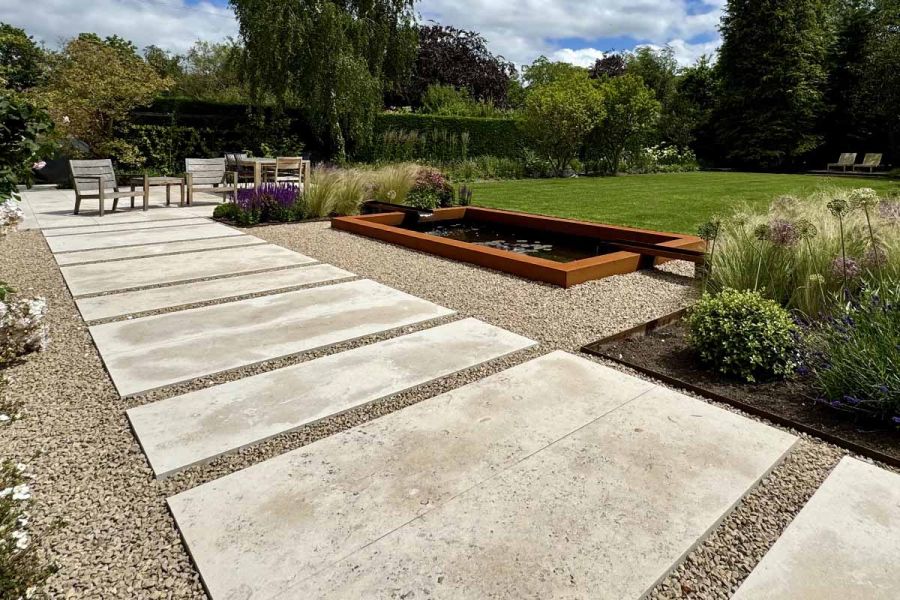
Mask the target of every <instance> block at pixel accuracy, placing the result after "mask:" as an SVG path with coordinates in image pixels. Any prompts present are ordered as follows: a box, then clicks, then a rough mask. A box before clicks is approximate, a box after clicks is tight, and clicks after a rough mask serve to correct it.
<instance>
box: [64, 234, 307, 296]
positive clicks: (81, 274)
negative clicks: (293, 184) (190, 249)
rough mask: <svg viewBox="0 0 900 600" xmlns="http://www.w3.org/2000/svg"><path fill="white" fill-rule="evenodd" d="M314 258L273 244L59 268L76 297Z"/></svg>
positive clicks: (286, 265)
mask: <svg viewBox="0 0 900 600" xmlns="http://www.w3.org/2000/svg"><path fill="white" fill-rule="evenodd" d="M314 262H316V261H315V260H314V259H312V258H310V257H308V256H303V255H302V254H298V253H296V252H293V251H291V250H287V249H286V248H281V247H280V246H275V245H273V244H263V245H257V246H247V247H243V248H223V249H219V250H212V251H208V252H202V253H197V254H193V255H185V256H177V257H174V258H173V257H154V256H151V257H144V258H134V259H129V260H122V261H116V262H107V263H93V264H87V265H72V266H65V267H60V271H62V274H63V278H64V279H65V280H66V283H67V284H68V286H69V291H70V292H72V295H73V296H84V295H87V294H97V293H102V292H114V291H118V290H127V289H130V288H138V287H150V286H154V285H160V284H165V283H179V282H186V281H190V280H193V279H205V278H208V277H221V276H224V275H231V274H240V273H252V272H259V271H263V270H266V269H277V268H280V267H292V266H298V265H306V264H312V263H314Z"/></svg>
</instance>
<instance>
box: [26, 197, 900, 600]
mask: <svg viewBox="0 0 900 600" xmlns="http://www.w3.org/2000/svg"><path fill="white" fill-rule="evenodd" d="M161 198H162V196H161V192H160V196H159V197H155V198H154V202H153V203H152V204H153V207H152V208H151V210H149V211H147V212H142V211H140V210H133V211H132V210H124V211H119V212H117V213H108V214H107V215H106V216H104V217H103V218H99V217H97V216H96V214H95V213H92V212H91V208H92V207H91V206H90V205H88V206H87V207H86V208H85V210H84V214H83V215H79V216H74V215H71V214H67V213H70V212H71V206H70V204H71V198H70V193H69V192H66V191H53V192H51V191H40V192H33V193H28V194H25V200H26V206H27V211H26V212H27V223H26V225H27V226H28V227H33V228H38V229H41V230H42V232H43V234H44V236H45V238H46V241H47V244H48V246H49V248H50V250H51V251H52V252H53V255H54V257H55V258H56V260H57V263H58V265H59V267H60V270H61V272H62V275H63V277H64V279H65V282H66V285H67V286H68V288H69V290H70V292H71V294H72V296H73V297H74V299H75V302H76V303H77V306H78V309H79V310H80V311H81V315H82V317H83V318H84V320H85V321H86V322H87V323H88V325H90V328H89V331H90V335H91V336H92V338H93V341H94V343H95V345H96V348H97V350H98V351H99V354H100V357H101V358H102V360H103V362H104V364H105V367H106V369H107V371H108V373H109V377H110V378H111V380H112V382H113V383H114V384H115V387H116V389H117V391H118V394H119V395H120V396H121V397H122V398H123V400H122V411H123V412H125V411H126V409H127V416H128V419H129V422H130V423H131V426H132V428H133V431H134V433H135V436H136V438H137V440H138V441H139V443H140V445H141V448H142V450H143V452H144V453H145V455H146V458H147V461H148V462H149V464H150V466H151V468H152V470H153V474H154V475H155V476H156V477H158V478H163V477H172V476H173V475H176V474H178V473H179V472H181V471H184V470H186V469H189V468H191V467H194V466H196V465H200V464H204V463H207V462H209V461H212V460H214V459H217V458H220V457H223V456H231V455H235V454H237V453H240V452H242V451H244V450H246V449H252V448H254V447H256V446H258V445H261V444H263V443H264V442H265V441H266V440H268V439H270V438H272V437H273V436H279V435H285V434H287V433H289V432H292V431H295V430H297V429H298V428H301V427H306V426H310V425H311V424H315V423H318V422H320V421H323V420H326V419H334V418H336V417H338V416H339V415H341V414H343V413H345V412H348V411H353V410H357V409H359V408H360V407H363V406H366V405H368V404H370V403H374V402H376V401H379V400H382V399H384V398H387V397H390V396H394V395H397V394H401V393H404V392H406V391H408V390H414V389H419V388H423V387H427V386H428V385H430V384H432V383H433V382H436V381H438V380H442V379H444V378H447V377H450V376H452V375H453V374H455V373H458V372H461V371H465V370H471V369H475V368H476V367H480V366H481V365H490V364H492V363H498V364H499V361H501V359H504V358H505V357H508V356H510V355H515V354H516V353H524V352H530V353H531V354H529V355H528V358H527V359H526V360H524V361H522V362H520V363H519V364H517V365H515V366H512V367H511V368H501V369H498V370H496V372H493V373H492V374H490V375H488V376H485V377H483V378H476V379H475V380H473V381H470V382H468V383H466V384H465V385H460V386H459V387H457V388H455V389H452V390H450V391H446V392H443V393H439V394H435V395H432V396H431V397H428V398H426V399H423V400H422V401H420V402H417V403H414V404H412V405H410V406H406V407H405V408H402V409H400V410H396V411H393V412H386V413H385V414H383V416H381V417H380V418H375V419H373V420H370V421H368V422H364V423H362V424H358V425H355V426H352V427H345V428H343V429H342V430H340V431H337V432H335V433H334V434H333V435H330V436H328V435H326V436H323V437H321V438H320V439H318V441H314V442H313V443H310V444H306V445H302V446H300V447H297V448H295V449H292V450H290V451H286V452H284V453H281V454H278V455H274V456H270V457H269V458H267V459H266V460H261V461H259V462H256V463H255V464H252V465H251V466H247V467H246V468H241V469H236V470H232V471H231V472H228V473H226V474H224V475H223V476H220V477H213V478H211V479H209V480H207V481H205V482H202V483H200V484H199V485H196V486H192V487H189V489H183V490H180V491H179V492H178V493H175V494H173V495H171V496H170V497H168V499H167V502H168V506H169V507H170V509H171V513H172V515H173V517H174V522H175V525H176V526H177V528H178V530H179V532H180V534H181V536H182V538H183V540H184V545H185V547H186V549H187V551H188V552H189V553H190V556H191V558H192V559H193V561H194V564H195V565H196V567H197V569H198V571H199V575H200V577H201V578H202V581H203V584H204V587H205V589H206V591H207V593H208V594H209V596H210V597H212V598H213V599H216V600H220V599H221V600H226V599H227V600H232V599H235V598H254V599H270V598H285V599H286V598H319V597H323V598H325V597H328V598H427V597H437V598H489V597H490V598H523V597H537V598H559V597H572V598H581V597H602V598H606V597H615V598H641V597H644V596H646V595H648V594H650V593H651V592H652V591H653V590H654V588H656V586H657V585H658V584H659V583H660V582H661V581H663V580H664V579H665V578H666V577H667V576H668V575H669V574H670V573H671V572H672V571H673V570H674V569H675V568H676V567H678V565H679V564H680V563H681V562H682V561H683V559H684V558H685V557H686V556H688V555H689V554H690V553H691V551H692V550H693V549H694V548H696V547H697V546H698V545H699V544H702V543H703V542H704V540H706V539H707V538H708V536H709V535H710V534H711V532H713V531H714V530H716V528H717V526H718V525H719V524H720V523H721V522H722V521H723V519H726V517H728V515H729V513H730V512H731V511H732V510H733V509H734V508H735V507H736V506H737V505H739V504H740V503H741V501H742V499H744V498H745V497H746V496H747V495H748V494H750V493H751V492H753V490H754V489H755V488H756V487H757V485H758V484H759V483H760V482H761V481H762V480H764V479H765V478H766V476H767V475H768V474H769V473H770V472H771V471H772V470H773V469H774V468H776V467H777V466H778V465H779V464H780V463H781V462H782V461H783V460H785V459H786V457H789V456H790V455H791V453H792V451H794V449H795V448H796V446H797V445H798V444H799V442H798V438H797V437H796V436H794V435H792V434H791V433H789V432H786V431H784V430H782V429H778V428H775V427H771V426H769V425H767V424H764V423H761V422H759V421H756V420H752V419H750V418H748V417H746V416H742V415H740V414H736V413H735V412H733V411H729V410H725V409H723V408H720V407H717V406H714V405H713V404H711V403H708V402H704V401H701V400H698V399H696V398H692V397H689V396H687V395H685V394H682V393H680V392H677V391H673V390H670V389H668V388H665V387H661V386H659V385H657V384H655V383H653V382H650V381H646V380H644V379H641V378H638V377H635V376H633V375H631V374H628V373H624V372H622V371H619V370H616V369H613V368H610V367H608V366H605V365H602V364H599V363H598V362H595V361H593V360H589V359H587V358H585V357H581V356H577V355H575V354H573V353H572V352H566V351H561V350H558V349H555V348H549V347H544V345H543V344H539V343H538V342H536V341H534V340H532V339H529V337H528V336H525V335H522V332H521V331H511V330H509V329H507V328H504V327H500V326H498V324H496V323H490V322H487V321H486V320H485V319H479V318H473V317H472V316H470V315H459V314H457V311H456V310H454V309H453V308H449V307H445V306H441V304H439V303H437V302H434V301H432V300H429V299H425V298H421V297H418V296H417V295H415V294H410V293H408V292H406V291H401V290H398V289H396V288H395V287H392V286H391V285H386V284H385V283H383V282H380V281H375V280H373V279H368V278H360V277H358V276H356V275H355V274H354V273H353V272H351V271H349V270H347V269H346V268H342V267H341V266H334V265H331V264H328V263H327V262H324V261H323V260H322V259H321V257H319V256H314V255H313V253H312V252H310V253H309V254H310V255H305V254H301V253H299V252H296V251H294V250H291V249H287V248H284V247H282V246H279V245H276V244H273V243H270V242H267V241H266V240H265V239H263V238H262V237H261V236H262V234H260V235H259V236H257V235H253V232H254V230H236V229H233V228H230V227H227V226H225V225H222V224H219V223H215V222H212V221H211V220H210V219H208V218H206V217H208V216H209V215H210V213H211V210H212V206H213V205H214V203H213V202H212V201H211V199H209V198H207V199H204V198H199V202H198V203H197V204H196V205H195V206H192V207H185V208H179V207H175V206H173V207H169V208H165V207H162V206H160V202H161ZM92 215H93V216H92ZM342 235H343V234H342ZM523 310H527V307H524V308H523ZM371 336H383V337H382V338H381V339H380V340H378V341H369V340H370V339H371ZM355 340H357V341H358V340H362V341H361V342H359V343H358V344H357V345H355V346H354V347H351V348H347V349H341V348H342V346H341V345H343V344H349V343H351V342H354V341H355ZM333 347H335V348H338V350H337V351H335V352H333V353H329V354H326V355H323V356H312V355H311V354H310V353H311V352H313V351H317V350H321V349H328V348H333ZM291 357H293V358H296V359H297V361H296V362H294V363H293V364H289V365H287V366H283V367H281V368H272V369H270V370H267V371H264V372H261V373H259V374H255V375H247V369H248V368H250V367H252V366H254V365H257V364H261V363H270V362H271V361H278V360H283V359H286V358H291ZM218 374H226V375H228V374H231V375H233V377H231V378H230V379H229V380H227V381H215V380H210V381H209V383H208V384H204V386H203V387H201V388H199V389H193V390H191V391H188V392H185V393H182V392H181V388H180V387H179V386H182V385H185V384H186V383H190V382H194V381H196V380H200V379H203V378H210V377H211V376H213V375H218ZM159 390H162V391H163V392H165V391H166V390H170V391H171V393H168V394H166V393H163V394H162V396H161V399H156V398H157V397H156V396H154V394H156V393H159ZM129 404H130V405H131V408H128V405H129ZM98 443H102V440H99V441H98ZM132 525H133V526H137V524H132ZM898 539H900V476H898V475H897V474H895V473H891V472H889V471H886V470H883V469H881V468H879V467H877V466H873V465H868V464H864V463H862V462H860V461H858V460H856V459H852V458H845V459H844V460H843V461H842V462H841V463H840V464H839V465H838V467H837V468H836V469H835V470H834V472H833V473H832V474H831V475H830V476H829V477H828V478H827V480H826V481H825V483H824V484H823V485H822V487H821V489H819V491H818V492H817V493H816V494H815V495H814V496H813V497H812V499H811V500H810V501H809V503H808V504H807V505H806V507H805V508H803V510H802V511H801V512H800V513H799V515H798V516H797V517H796V519H794V521H793V522H792V523H791V524H790V525H789V526H788V527H787V529H786V530H785V531H784V533H783V535H782V536H781V538H780V539H779V540H778V541H777V542H776V543H775V545H774V546H773V547H772V548H771V550H770V551H769V553H768V555H767V556H766V557H765V558H763V559H762V561H761V562H759V564H758V565H757V566H756V568H755V570H754V571H753V573H752V574H751V575H750V577H749V578H747V579H746V581H745V582H744V583H743V585H742V586H741V588H740V590H739V591H738V592H737V596H736V597H740V598H769V597H794V598H806V597H808V598H823V599H831V598H834V599H838V598H841V599H844V598H849V597H859V598H862V597H865V598H889V597H895V593H894V591H895V588H896V585H895V584H894V582H893V577H892V574H893V572H892V570H891V569H893V565H895V564H897V562H898V561H900V544H898V542H897V540H898Z"/></svg>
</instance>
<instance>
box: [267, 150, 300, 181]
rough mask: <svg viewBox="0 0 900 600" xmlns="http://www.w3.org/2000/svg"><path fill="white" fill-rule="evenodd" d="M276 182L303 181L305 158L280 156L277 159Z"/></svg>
mask: <svg viewBox="0 0 900 600" xmlns="http://www.w3.org/2000/svg"><path fill="white" fill-rule="evenodd" d="M273 181H274V182H275V183H296V184H297V185H301V184H302V183H303V158H302V157H300V156H279V157H278V158H276V159H275V171H274V173H273Z"/></svg>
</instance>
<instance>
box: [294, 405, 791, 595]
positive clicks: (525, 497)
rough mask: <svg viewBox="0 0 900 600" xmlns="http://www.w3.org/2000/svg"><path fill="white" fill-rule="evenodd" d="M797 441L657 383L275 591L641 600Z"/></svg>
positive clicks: (298, 593) (318, 593)
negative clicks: (481, 483)
mask: <svg viewBox="0 0 900 600" xmlns="http://www.w3.org/2000/svg"><path fill="white" fill-rule="evenodd" d="M795 441H796V438H794V436H791V435H789V434H786V433H784V432H782V431H780V430H778V429H774V428H772V427H768V426H766V425H763V424H761V423H758V422H756V421H752V420H750V419H747V418H744V417H741V416H738V415H736V414H734V413H731V412H728V411H725V410H722V409H719V408H716V407H714V406H712V405H709V404H706V403H704V402H701V401H699V400H696V399H693V398H689V397H687V396H684V395H682V394H680V393H677V392H674V391H671V390H667V389H664V388H656V389H654V390H652V391H651V392H649V393H647V394H644V395H643V396H641V397H639V398H637V399H635V400H634V401H632V402H630V403H628V404H626V405H624V406H622V407H620V408H618V409H616V410H615V411H613V412H611V413H610V414H609V415H607V416H606V417H603V418H601V419H598V420H596V421H594V422H592V423H590V424H588V425H586V426H585V427H583V428H582V429H580V430H578V431H575V432H573V433H572V434H571V435H570V436H567V437H565V438H563V439H561V440H559V441H558V442H557V443H555V444H552V445H550V446H549V447H547V448H546V449H544V450H542V451H540V452H538V453H537V454H535V455H534V456H531V457H529V458H528V459H526V460H524V461H522V462H520V463H519V464H517V465H515V466H513V467H512V468H510V469H509V470H508V471H506V472H504V473H501V474H500V475H498V477H497V478H496V479H495V480H492V481H490V482H487V483H486V484H485V485H484V486H481V487H478V488H475V489H474V490H472V491H471V492H469V493H466V494H463V495H461V496H459V497H457V498H455V499H453V500H452V501H450V502H448V503H447V504H445V505H444V506H441V507H440V508H438V509H437V510H435V511H434V512H432V513H427V514H425V515H423V516H422V517H421V518H419V519H417V520H415V521H412V522H411V523H409V524H408V525H405V526H403V527H400V528H399V529H397V530H395V531H393V532H392V533H390V534H389V535H386V536H384V537H383V538H381V539H379V540H378V541H376V542H375V543H373V544H371V545H369V546H367V547H366V548H364V549H362V550H361V551H359V552H357V553H355V554H352V555H350V556H348V557H346V558H344V559H342V560H340V561H337V562H336V563H335V564H333V565H332V566H331V567H329V568H327V569H325V570H323V571H321V572H319V573H317V574H315V575H313V576H312V577H310V578H309V579H307V580H305V581H301V582H299V583H298V584H297V585H295V586H292V587H290V588H288V589H287V590H286V591H285V592H284V593H283V594H281V595H280V596H278V597H279V598H285V599H286V598H306V597H317V598H389V597H407V598H419V597H428V596H429V591H430V592H431V593H432V594H434V595H436V596H438V597H441V598H561V597H577V598H643V597H644V596H645V595H646V594H647V593H649V592H650V591H651V590H652V589H653V588H654V587H655V586H656V585H657V583H658V582H659V581H661V580H662V579H663V578H665V576H666V575H667V574H668V573H669V572H670V571H671V570H672V569H673V568H674V567H675V566H676V565H677V564H678V563H679V562H680V561H681V560H682V559H683V557H684V556H685V555H687V554H688V553H689V552H690V551H691V550H692V549H693V548H694V546H695V545H696V544H698V543H699V542H701V541H702V540H703V539H704V538H705V537H706V535H707V534H708V533H709V531H711V530H712V529H713V528H714V527H715V526H716V525H717V524H718V523H719V522H720V521H721V520H722V519H723V518H724V517H725V516H726V515H727V514H728V513H729V512H730V511H731V509H732V508H733V507H734V506H735V505H736V504H737V503H738V502H739V501H740V500H741V498H742V497H743V496H744V495H745V494H746V493H747V492H748V491H749V490H750V489H752V488H753V487H754V486H755V485H756V484H757V483H758V482H759V480H760V479H762V478H763V477H765V475H766V474H768V472H769V471H770V470H771V469H772V468H773V467H774V466H775V465H777V464H778V463H779V462H780V460H781V459H782V458H783V456H784V455H785V454H786V453H787V452H788V451H789V450H790V448H791V447H792V446H793V444H794V443H795Z"/></svg>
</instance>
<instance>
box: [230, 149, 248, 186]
mask: <svg viewBox="0 0 900 600" xmlns="http://www.w3.org/2000/svg"><path fill="white" fill-rule="evenodd" d="M246 158H249V155H248V154H247V153H246V152H226V153H225V168H226V169H227V170H228V171H229V172H233V173H237V181H238V183H239V184H240V183H241V182H242V181H246V182H248V183H249V182H251V181H253V168H252V167H248V166H245V165H242V164H241V161H243V160H244V159H246Z"/></svg>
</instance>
